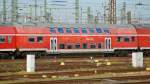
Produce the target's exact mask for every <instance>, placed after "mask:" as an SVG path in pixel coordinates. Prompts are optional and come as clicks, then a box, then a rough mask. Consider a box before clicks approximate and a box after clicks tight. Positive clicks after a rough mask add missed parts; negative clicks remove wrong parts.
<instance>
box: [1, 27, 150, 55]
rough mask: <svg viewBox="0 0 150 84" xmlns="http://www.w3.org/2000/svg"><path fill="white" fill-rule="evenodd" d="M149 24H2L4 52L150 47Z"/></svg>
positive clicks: (84, 51)
mask: <svg viewBox="0 0 150 84" xmlns="http://www.w3.org/2000/svg"><path fill="white" fill-rule="evenodd" d="M149 49H150V26H149V25H61V26H60V25H59V26H50V27H38V26H0V52H1V55H3V53H8V52H9V53H8V54H15V55H16V54H19V55H25V54H27V53H36V54H37V55H40V54H41V53H42V54H45V53H49V54H60V53H116V52H117V53H118V52H120V51H123V52H124V51H128V52H130V51H136V50H141V51H149Z"/></svg>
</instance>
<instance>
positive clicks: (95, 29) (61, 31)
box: [50, 27, 109, 34]
mask: <svg viewBox="0 0 150 84" xmlns="http://www.w3.org/2000/svg"><path fill="white" fill-rule="evenodd" d="M79 29H80V28H73V31H72V30H71V28H66V30H64V29H63V28H61V27H59V28H57V31H58V32H59V33H64V32H65V31H66V33H73V32H74V33H80V32H79ZM88 31H89V32H90V33H103V31H104V32H105V33H109V29H108V28H104V29H103V31H102V29H101V28H81V32H82V33H84V34H86V33H87V32H88ZM50 32H51V33H56V29H55V28H50Z"/></svg>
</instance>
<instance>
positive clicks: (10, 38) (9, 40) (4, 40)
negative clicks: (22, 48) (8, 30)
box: [0, 36, 12, 43]
mask: <svg viewBox="0 0 150 84" xmlns="http://www.w3.org/2000/svg"><path fill="white" fill-rule="evenodd" d="M6 41H7V42H8V43H11V42H12V37H11V36H7V40H6V36H0V43H5V42H6Z"/></svg>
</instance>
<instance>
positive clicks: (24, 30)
mask: <svg viewBox="0 0 150 84" xmlns="http://www.w3.org/2000/svg"><path fill="white" fill-rule="evenodd" d="M16 31H17V33H18V34H49V29H48V28H47V27H36V26H16Z"/></svg>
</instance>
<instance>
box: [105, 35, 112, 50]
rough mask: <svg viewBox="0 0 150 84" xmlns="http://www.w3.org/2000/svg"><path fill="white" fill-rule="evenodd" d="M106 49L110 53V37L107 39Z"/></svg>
mask: <svg viewBox="0 0 150 84" xmlns="http://www.w3.org/2000/svg"><path fill="white" fill-rule="evenodd" d="M105 49H106V50H107V51H109V50H110V49H111V38H109V37H106V38H105Z"/></svg>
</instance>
